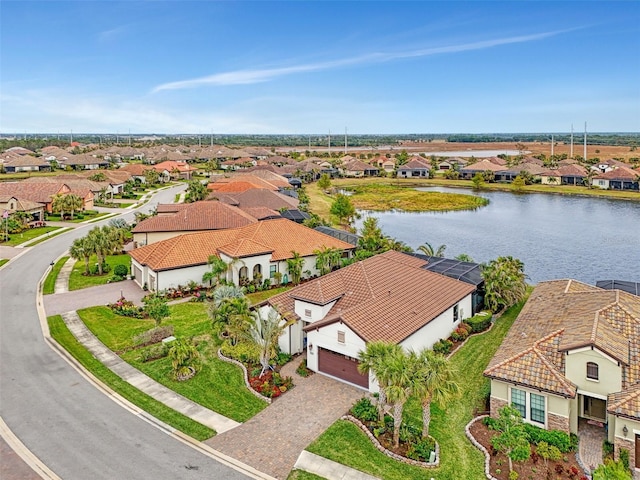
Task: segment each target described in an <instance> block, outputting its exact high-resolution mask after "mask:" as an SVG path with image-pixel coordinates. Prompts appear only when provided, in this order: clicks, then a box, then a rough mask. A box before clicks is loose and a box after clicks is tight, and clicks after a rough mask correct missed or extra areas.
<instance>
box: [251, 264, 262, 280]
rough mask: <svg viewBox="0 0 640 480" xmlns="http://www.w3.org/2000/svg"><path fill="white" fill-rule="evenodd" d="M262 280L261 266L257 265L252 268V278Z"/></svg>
mask: <svg viewBox="0 0 640 480" xmlns="http://www.w3.org/2000/svg"><path fill="white" fill-rule="evenodd" d="M257 277H260V278H262V265H260V264H257V265H254V266H253V278H254V279H255V278H257Z"/></svg>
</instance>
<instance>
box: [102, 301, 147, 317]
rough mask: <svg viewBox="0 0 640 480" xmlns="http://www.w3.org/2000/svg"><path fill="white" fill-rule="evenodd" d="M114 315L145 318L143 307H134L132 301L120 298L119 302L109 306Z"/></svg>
mask: <svg viewBox="0 0 640 480" xmlns="http://www.w3.org/2000/svg"><path fill="white" fill-rule="evenodd" d="M107 307H109V308H110V309H111V310H112V311H113V312H114V313H116V314H118V315H122V316H123V317H133V318H144V311H143V309H142V307H138V306H136V305H134V303H133V302H132V301H131V300H127V299H126V298H124V297H120V298H119V299H118V301H117V302H114V303H109V304H107Z"/></svg>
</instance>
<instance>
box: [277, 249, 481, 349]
mask: <svg viewBox="0 0 640 480" xmlns="http://www.w3.org/2000/svg"><path fill="white" fill-rule="evenodd" d="M423 265H424V261H422V260H420V259H418V258H415V257H412V256H410V255H406V254H403V253H400V252H395V251H388V252H385V253H383V254H380V255H376V256H374V257H371V258H368V259H366V260H363V261H360V262H357V263H354V264H352V265H349V266H347V267H344V268H341V269H340V270H336V271H335V272H332V273H329V274H327V275H323V276H322V277H320V278H317V279H315V280H312V281H310V282H307V283H305V284H303V285H300V286H298V287H296V288H294V289H292V290H289V291H287V292H284V293H281V294H279V295H276V296H274V297H272V298H270V299H269V300H267V302H266V303H268V304H270V305H272V306H273V307H274V308H276V309H277V310H278V311H279V312H281V313H282V314H287V315H294V314H292V313H290V312H294V310H295V309H294V305H295V300H296V299H297V300H302V301H304V302H308V303H312V304H316V305H327V304H329V303H331V302H334V301H335V304H334V305H333V306H332V307H331V310H330V311H329V312H328V314H327V316H326V317H325V318H324V319H322V320H319V321H317V322H314V323H311V324H309V325H308V327H306V329H315V328H321V327H322V326H324V325H328V324H332V323H336V322H342V323H345V324H346V325H347V326H349V328H351V329H352V330H353V331H354V332H355V333H356V334H358V335H359V336H360V337H361V338H362V339H364V340H365V341H374V340H385V341H390V342H401V341H402V340H404V339H406V338H407V337H409V336H410V335H411V334H413V333H414V332H416V331H417V330H419V329H421V328H422V327H424V326H425V325H427V324H428V323H429V322H430V321H432V320H433V319H434V318H436V317H437V316H438V315H440V314H442V313H443V312H445V311H446V310H448V309H449V308H451V307H452V306H453V305H455V304H457V303H458V302H459V301H460V300H462V299H463V298H464V297H466V296H467V295H469V294H471V293H472V292H473V291H474V290H475V289H474V287H473V286H471V285H468V284H466V283H463V282H459V281H457V280H453V279H451V278H448V277H445V276H443V275H438V274H436V273H433V272H429V271H426V270H424V269H422V268H421V267H422V266H423ZM287 312H289V313H287Z"/></svg>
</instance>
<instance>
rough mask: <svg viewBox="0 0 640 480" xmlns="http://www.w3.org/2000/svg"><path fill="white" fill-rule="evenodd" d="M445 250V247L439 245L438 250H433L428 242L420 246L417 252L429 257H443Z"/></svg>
mask: <svg viewBox="0 0 640 480" xmlns="http://www.w3.org/2000/svg"><path fill="white" fill-rule="evenodd" d="M446 249H447V246H446V245H440V246H439V247H438V249H437V250H436V249H434V248H433V246H432V245H431V244H430V243H429V242H425V244H424V245H420V246H419V247H418V250H420V251H421V252H422V253H424V254H425V255H427V256H429V257H444V251H445V250H446Z"/></svg>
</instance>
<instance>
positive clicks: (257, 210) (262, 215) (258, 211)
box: [238, 207, 282, 220]
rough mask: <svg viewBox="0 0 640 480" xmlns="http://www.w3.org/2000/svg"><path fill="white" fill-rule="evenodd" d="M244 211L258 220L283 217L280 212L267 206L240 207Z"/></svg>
mask: <svg viewBox="0 0 640 480" xmlns="http://www.w3.org/2000/svg"><path fill="white" fill-rule="evenodd" d="M238 208H239V209H240V210H242V211H243V212H245V213H247V214H249V215H251V216H252V217H254V218H256V219H258V220H266V219H268V218H274V217H281V216H282V215H280V212H278V211H276V210H272V209H271V208H267V207H249V208H245V207H238Z"/></svg>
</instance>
